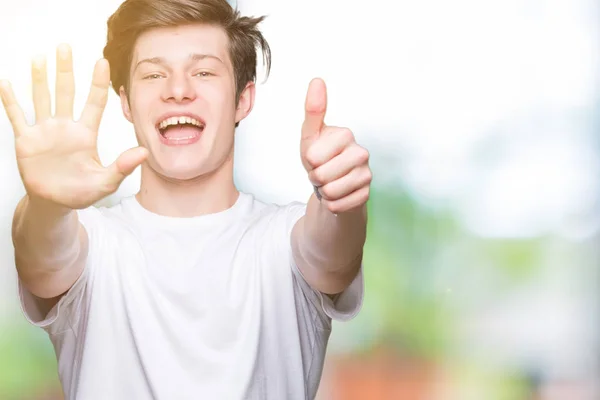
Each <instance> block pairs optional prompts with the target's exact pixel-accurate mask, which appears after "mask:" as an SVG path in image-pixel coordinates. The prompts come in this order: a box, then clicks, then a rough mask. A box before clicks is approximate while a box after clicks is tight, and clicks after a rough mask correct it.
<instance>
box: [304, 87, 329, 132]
mask: <svg viewBox="0 0 600 400" xmlns="http://www.w3.org/2000/svg"><path fill="white" fill-rule="evenodd" d="M304 111H305V115H304V124H303V125H302V138H303V139H308V138H310V137H313V136H316V135H318V134H319V133H320V132H321V129H322V128H323V126H324V125H325V121H324V119H325V112H326V111H327V87H326V86H325V82H324V81H323V80H322V79H319V78H315V79H313V80H312V81H311V82H310V84H309V85H308V92H307V93H306V103H305V105H304Z"/></svg>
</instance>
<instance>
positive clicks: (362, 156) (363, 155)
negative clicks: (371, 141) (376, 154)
mask: <svg viewBox="0 0 600 400" xmlns="http://www.w3.org/2000/svg"><path fill="white" fill-rule="evenodd" d="M356 157H357V158H358V160H359V162H360V163H361V164H366V163H367V162H368V161H369V157H370V154H369V150H367V149H365V148H364V147H362V146H359V145H356Z"/></svg>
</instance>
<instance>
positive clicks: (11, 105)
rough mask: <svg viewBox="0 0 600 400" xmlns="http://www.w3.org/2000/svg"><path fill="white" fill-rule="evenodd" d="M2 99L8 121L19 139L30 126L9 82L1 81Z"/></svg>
mask: <svg viewBox="0 0 600 400" xmlns="http://www.w3.org/2000/svg"><path fill="white" fill-rule="evenodd" d="M0 97H1V98H2V105H3V106H4V109H5V110H6V115H7V116H8V120H9V121H10V124H11V125H12V127H13V131H14V134H15V137H19V136H20V135H22V134H23V133H24V132H25V129H27V127H28V126H29V125H28V124H27V120H26V119H25V114H24V113H23V110H22V109H21V107H20V106H19V103H17V98H16V97H15V94H14V92H13V90H12V87H11V85H10V83H9V82H8V81H0Z"/></svg>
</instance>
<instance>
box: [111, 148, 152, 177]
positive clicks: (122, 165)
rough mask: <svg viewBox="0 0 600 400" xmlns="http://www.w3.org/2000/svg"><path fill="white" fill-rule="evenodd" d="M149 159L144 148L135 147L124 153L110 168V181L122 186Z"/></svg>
mask: <svg viewBox="0 0 600 400" xmlns="http://www.w3.org/2000/svg"><path fill="white" fill-rule="evenodd" d="M147 157H148V150H146V149H145V148H144V147H134V148H132V149H129V150H126V151H125V152H123V153H122V154H121V155H120V156H119V157H118V158H117V159H116V161H115V162H113V163H112V164H111V165H110V166H109V167H108V168H107V170H108V174H109V179H110V180H111V181H112V182H114V183H116V184H117V185H118V184H120V183H121V182H122V181H123V180H124V179H125V178H126V177H127V176H129V175H130V174H131V173H132V172H133V171H134V170H135V169H136V168H137V167H138V166H139V165H140V164H141V163H143V162H144V161H145V160H146V158H147Z"/></svg>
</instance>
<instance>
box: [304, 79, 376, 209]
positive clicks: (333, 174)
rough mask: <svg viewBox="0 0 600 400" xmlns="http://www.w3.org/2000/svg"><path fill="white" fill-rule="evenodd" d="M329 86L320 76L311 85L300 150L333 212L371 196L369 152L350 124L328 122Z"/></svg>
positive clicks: (319, 195) (310, 176)
mask: <svg viewBox="0 0 600 400" xmlns="http://www.w3.org/2000/svg"><path fill="white" fill-rule="evenodd" d="M326 110H327V88H326V86H325V82H323V80H321V79H313V80H312V81H311V82H310V85H309V87H308V93H307V94H306V104H305V113H306V114H305V118H304V123H303V125H302V139H301V142H300V154H301V159H302V165H303V166H304V168H305V169H306V172H308V179H309V180H310V182H311V183H312V184H313V186H314V187H315V194H316V196H317V198H319V199H320V200H321V203H322V204H323V205H324V206H325V207H327V209H328V210H329V211H331V212H332V213H334V214H340V213H344V212H348V211H353V210H356V209H358V208H360V207H362V206H364V205H365V204H366V202H367V200H368V199H369V190H370V185H371V180H372V173H371V169H370V167H369V152H368V151H367V150H366V149H365V148H364V147H361V146H359V145H358V144H357V143H356V140H355V138H354V134H353V133H352V131H350V130H349V129H348V128H338V127H334V126H327V125H325V122H324V118H325V112H326Z"/></svg>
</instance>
